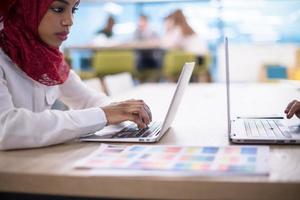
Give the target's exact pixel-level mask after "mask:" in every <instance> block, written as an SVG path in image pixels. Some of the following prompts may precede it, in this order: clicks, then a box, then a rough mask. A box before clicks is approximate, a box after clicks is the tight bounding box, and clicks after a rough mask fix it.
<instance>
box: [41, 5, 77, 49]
mask: <svg viewBox="0 0 300 200" xmlns="http://www.w3.org/2000/svg"><path fill="white" fill-rule="evenodd" d="M78 4H79V0H54V1H53V2H52V4H51V5H50V7H49V9H48V11H47V12H46V14H45V15H44V17H43V18H42V20H41V23H40V25H39V27H38V33H39V36H40V38H41V39H42V41H43V42H45V43H46V44H48V45H49V46H51V47H56V48H58V47H59V46H60V45H61V44H62V42H63V41H64V40H66V39H67V38H68V34H69V32H70V28H71V26H72V25H73V15H74V13H75V11H76V10H77V9H78Z"/></svg>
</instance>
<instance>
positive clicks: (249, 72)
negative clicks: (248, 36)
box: [217, 44, 299, 82]
mask: <svg viewBox="0 0 300 200" xmlns="http://www.w3.org/2000/svg"><path fill="white" fill-rule="evenodd" d="M297 48H299V46H297V45H294V44H229V66H230V80H231V81H234V82H253V81H259V72H260V69H261V67H262V66H263V65H264V64H267V63H269V64H280V65H284V66H287V67H295V62H296V50H297ZM217 59H218V72H217V78H218V81H221V82H223V81H225V50H224V45H221V46H220V47H219V49H218V51H217Z"/></svg>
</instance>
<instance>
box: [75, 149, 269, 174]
mask: <svg viewBox="0 0 300 200" xmlns="http://www.w3.org/2000/svg"><path fill="white" fill-rule="evenodd" d="M268 157H269V147H267V146H225V147H214V146H204V147H199V146H197V147H196V146H163V145H130V146H129V145H128V146H127V145H110V144H102V145H101V146H100V148H99V149H98V150H96V151H95V152H93V153H92V154H91V155H90V156H88V157H87V158H85V159H83V160H81V161H80V162H78V163H76V165H75V167H76V168H81V169H105V170H137V171H159V172H163V171H165V172H176V173H188V174H201V175H219V174H220V175H222V174H224V175H226V174H233V175H234V174H249V175H251V174H253V175H267V174H268V172H269V166H268Z"/></svg>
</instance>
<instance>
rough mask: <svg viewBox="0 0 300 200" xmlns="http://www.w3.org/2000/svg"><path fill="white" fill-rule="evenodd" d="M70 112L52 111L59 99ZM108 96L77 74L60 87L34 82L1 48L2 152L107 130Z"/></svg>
mask: <svg viewBox="0 0 300 200" xmlns="http://www.w3.org/2000/svg"><path fill="white" fill-rule="evenodd" d="M58 98H59V99H60V100H61V101H63V102H64V103H65V104H67V105H68V106H69V107H70V108H71V109H70V110H68V111H61V110H51V106H52V105H53V103H54V101H55V100H56V99H58ZM107 104H108V97H107V96H106V95H104V94H102V93H97V92H95V91H94V90H92V89H90V88H88V87H87V86H86V85H85V84H84V83H83V82H82V81H81V80H80V78H79V77H78V75H77V74H76V73H75V72H74V71H72V70H71V71H70V74H69V77H68V79H67V80H66V81H65V82H64V83H63V84H61V85H56V86H46V85H43V84H40V83H39V82H37V81H34V80H33V79H31V78H30V77H29V76H27V75H26V74H25V73H24V72H23V71H22V70H21V69H20V68H18V67H17V66H16V65H15V64H13V63H12V61H11V59H10V58H9V57H8V56H7V55H6V54H5V53H4V52H3V51H2V50H1V48H0V149H2V150H4V149H19V148H33V147H41V146H47V145H52V144H57V143H62V142H65V141H68V140H72V139H75V138H78V137H79V136H82V135H85V134H88V133H90V132H94V131H97V130H99V129H102V128H104V126H105V125H106V123H107V120H106V116H105V113H104V111H103V110H102V109H101V108H100V106H103V105H107Z"/></svg>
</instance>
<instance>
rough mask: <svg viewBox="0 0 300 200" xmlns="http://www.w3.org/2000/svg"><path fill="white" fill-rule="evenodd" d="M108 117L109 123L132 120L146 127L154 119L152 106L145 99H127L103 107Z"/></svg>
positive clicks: (139, 125)
mask: <svg viewBox="0 0 300 200" xmlns="http://www.w3.org/2000/svg"><path fill="white" fill-rule="evenodd" d="M102 109H103V111H104V112H105V115H106V118H107V125H112V124H118V123H121V122H123V121H127V120H129V121H132V122H134V123H136V124H137V126H138V127H139V128H145V127H147V125H148V124H149V123H150V122H151V121H152V114H151V111H150V108H149V107H148V106H147V105H146V104H145V103H144V101H143V100H134V99H132V100H127V101H121V102H116V103H112V104H110V105H108V106H105V107H102Z"/></svg>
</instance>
